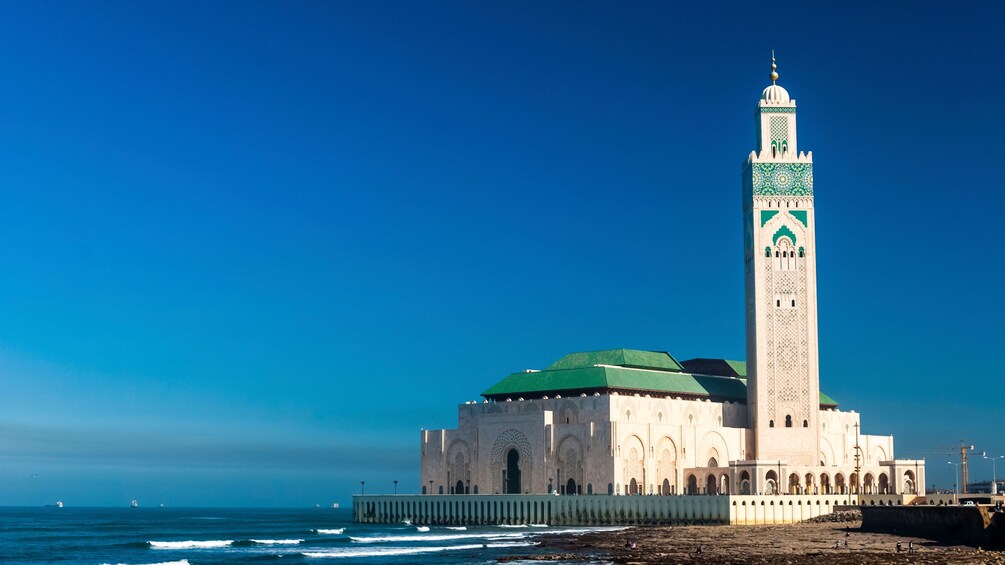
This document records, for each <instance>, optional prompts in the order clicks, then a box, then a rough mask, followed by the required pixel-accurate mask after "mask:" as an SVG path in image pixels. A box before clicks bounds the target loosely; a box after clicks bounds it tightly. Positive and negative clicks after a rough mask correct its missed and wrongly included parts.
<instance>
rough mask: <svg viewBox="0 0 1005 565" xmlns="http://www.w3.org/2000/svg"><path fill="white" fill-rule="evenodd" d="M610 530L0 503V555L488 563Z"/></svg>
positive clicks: (216, 562)
mask: <svg viewBox="0 0 1005 565" xmlns="http://www.w3.org/2000/svg"><path fill="white" fill-rule="evenodd" d="M618 529H623V528H576V527H554V528H552V527H547V526H526V527H506V526H467V527H461V526H429V527H422V526H413V525H411V524H404V523H402V524H354V523H353V522H352V515H351V511H350V510H349V509H326V508H315V509H296V510H278V509H219V508H201V509H200V508H48V507H47V508H0V563H3V564H8V563H10V564H18V565H20V564H29V563H60V564H63V565H75V564H87V565H102V564H106V563H107V564H109V565H118V564H122V565H150V564H158V565H161V564H170V565H222V564H236V563H272V562H275V563H280V564H282V565H286V564H296V563H313V564H323V563H338V564H340V565H342V564H345V565H350V564H357V563H358V564H376V563H402V564H403V563H420V562H421V563H443V564H493V563H496V559H497V558H498V557H503V556H507V555H532V554H539V553H543V552H544V550H542V549H540V548H538V547H537V545H536V544H537V543H538V542H539V540H541V539H542V538H544V537H545V536H550V535H555V534H566V535H576V534H579V533H585V532H587V531H598V530H618ZM587 557H590V556H587ZM593 562H594V563H598V564H600V563H606V562H605V561H604V560H603V559H600V558H594V559H593ZM552 563H556V562H552ZM557 563H561V562H557ZM576 563H583V562H582V561H577V562H576Z"/></svg>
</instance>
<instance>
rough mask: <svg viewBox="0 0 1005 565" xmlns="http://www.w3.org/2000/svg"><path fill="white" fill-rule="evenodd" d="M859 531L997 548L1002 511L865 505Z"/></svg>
mask: <svg viewBox="0 0 1005 565" xmlns="http://www.w3.org/2000/svg"><path fill="white" fill-rule="evenodd" d="M862 530H863V531H867V532H886V533H896V534H902V535H909V536H914V537H920V538H926V539H931V540H936V541H941V542H947V543H962V544H967V545H974V546H983V547H993V546H997V547H1000V546H1002V545H1003V543H1005V513H1001V512H994V510H993V509H992V508H989V507H986V506H926V505H919V506H896V507H889V506H886V507H884V506H867V507H863V508H862Z"/></svg>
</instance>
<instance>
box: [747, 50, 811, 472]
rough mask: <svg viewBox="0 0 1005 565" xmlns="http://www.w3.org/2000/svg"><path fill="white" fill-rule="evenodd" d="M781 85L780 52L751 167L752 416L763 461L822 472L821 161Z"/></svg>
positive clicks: (762, 105)
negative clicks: (804, 139)
mask: <svg viewBox="0 0 1005 565" xmlns="http://www.w3.org/2000/svg"><path fill="white" fill-rule="evenodd" d="M777 80H778V72H777V66H776V65H775V58H774V53H772V58H771V85H769V86H768V87H767V88H765V89H764V92H763V93H762V94H761V100H760V101H759V102H758V104H757V109H756V111H755V113H754V115H755V122H756V126H757V150H756V151H753V152H751V154H750V156H749V157H748V158H747V160H746V162H745V163H744V166H743V192H744V194H743V221H744V271H745V275H746V298H747V370H748V374H749V381H748V386H747V406H748V418H749V427H750V428H751V429H752V430H753V434H754V453H755V456H754V459H757V460H759V461H769V460H779V461H782V462H788V463H790V464H794V465H819V464H821V463H820V462H819V460H820V456H819V455H818V454H819V453H820V446H819V441H820V440H819V430H820V427H819V426H820V422H819V412H820V375H819V367H818V348H817V277H816V261H817V259H816V237H815V235H814V228H815V220H816V219H815V217H814V213H813V154H812V152H809V153H806V154H803V153H799V146H798V144H797V138H796V101H795V100H792V99H790V98H789V93H788V92H786V90H785V89H784V88H782V87H781V86H778V84H776V81H777ZM748 457H749V456H748Z"/></svg>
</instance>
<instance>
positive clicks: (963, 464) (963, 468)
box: [960, 439, 974, 494]
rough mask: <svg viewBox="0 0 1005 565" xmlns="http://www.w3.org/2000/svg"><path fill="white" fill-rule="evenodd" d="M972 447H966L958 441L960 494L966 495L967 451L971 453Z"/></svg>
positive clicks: (962, 442) (961, 441)
mask: <svg viewBox="0 0 1005 565" xmlns="http://www.w3.org/2000/svg"><path fill="white" fill-rule="evenodd" d="M973 450H974V446H973V445H967V444H966V442H964V441H963V440H962V439H961V440H960V483H961V484H960V487H961V488H960V492H962V493H963V494H967V483H968V482H969V481H968V480H967V451H973Z"/></svg>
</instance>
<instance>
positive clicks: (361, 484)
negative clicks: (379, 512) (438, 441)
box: [359, 481, 366, 495]
mask: <svg viewBox="0 0 1005 565" xmlns="http://www.w3.org/2000/svg"><path fill="white" fill-rule="evenodd" d="M359 494H360V495H364V494H366V481H360V482H359Z"/></svg>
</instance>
